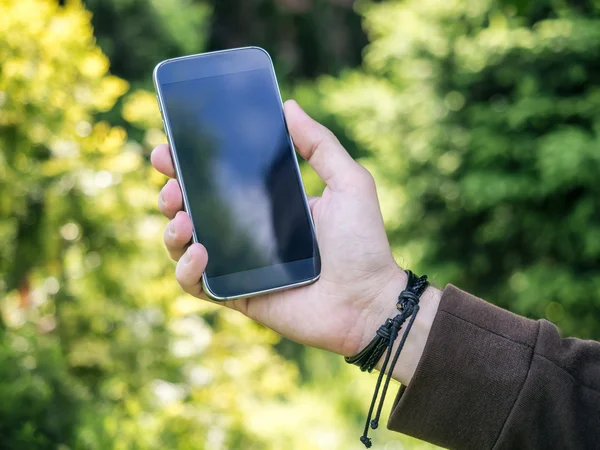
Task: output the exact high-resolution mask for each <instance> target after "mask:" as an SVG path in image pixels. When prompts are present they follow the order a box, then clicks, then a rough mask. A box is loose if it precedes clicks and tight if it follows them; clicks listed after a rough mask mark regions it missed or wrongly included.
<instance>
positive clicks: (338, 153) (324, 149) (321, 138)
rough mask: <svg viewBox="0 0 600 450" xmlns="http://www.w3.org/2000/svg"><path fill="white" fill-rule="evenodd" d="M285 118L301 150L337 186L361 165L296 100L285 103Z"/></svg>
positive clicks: (307, 159)
mask: <svg viewBox="0 0 600 450" xmlns="http://www.w3.org/2000/svg"><path fill="white" fill-rule="evenodd" d="M284 110H285V118H286V122H287V126H288V129H289V131H290V134H291V135H292V140H293V141H294V145H295V146H296V149H297V150H298V153H300V155H301V156H302V157H303V158H304V159H305V160H306V161H307V162H308V163H309V164H310V165H311V167H312V168H313V169H315V172H317V174H318V175H319V177H321V179H322V180H323V181H324V182H325V184H327V186H329V187H330V188H332V189H334V188H335V187H336V185H339V184H340V181H341V180H343V179H348V178H350V177H351V176H352V173H353V172H354V171H356V169H357V167H359V166H358V164H357V163H356V162H355V161H354V160H353V159H352V157H351V156H350V155H349V154H348V152H347V151H346V149H345V148H344V147H342V145H341V144H340V142H339V141H338V140H337V138H336V137H335V136H334V135H333V133H332V132H331V131H329V130H328V129H327V128H326V127H324V126H323V125H321V124H320V123H318V122H316V121H315V120H313V119H312V118H311V117H310V116H309V115H308V114H306V113H305V112H304V110H303V109H302V108H300V105H298V103H296V102H295V101H294V100H288V101H287V102H285V104H284Z"/></svg>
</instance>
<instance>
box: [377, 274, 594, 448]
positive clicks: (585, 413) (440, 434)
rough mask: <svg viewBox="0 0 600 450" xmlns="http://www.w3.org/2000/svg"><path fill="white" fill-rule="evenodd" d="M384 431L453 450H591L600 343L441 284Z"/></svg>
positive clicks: (592, 446) (592, 445)
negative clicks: (423, 340) (410, 373)
mask: <svg viewBox="0 0 600 450" xmlns="http://www.w3.org/2000/svg"><path fill="white" fill-rule="evenodd" d="M598 320H600V317H599V318H598ZM388 428H390V429H391V430H394V431H398V432H401V433H404V434H408V435H410V436H414V437H417V438H419V439H423V440H426V441H429V442H432V443H434V444H437V445H439V446H442V447H445V448H450V449H457V450H463V449H466V450H469V449H474V450H484V449H494V450H501V449H502V450H503V449H532V450H533V449H561V450H563V449H564V450H566V449H600V343H598V342H595V341H586V340H579V339H562V338H561V337H560V335H559V332H558V330H557V328H556V327H555V326H554V325H552V324H551V323H549V322H547V321H545V320H540V321H533V320H529V319H526V318H524V317H520V316H517V315H515V314H513V313H511V312H508V311H506V310H503V309H501V308H498V307H496V306H494V305H491V304H489V303H487V302H485V301H483V300H481V299H479V298H477V297H474V296H472V295H470V294H467V293H465V292H463V291H461V290H459V289H457V288H456V287H454V286H452V285H448V286H447V287H446V289H445V290H444V293H443V296H442V299H441V302H440V306H439V310H438V313H437V315H436V318H435V320H434V323H433V325H432V329H431V332H430V334H429V338H428V340H427V344H426V346H425V350H424V353H423V356H422V357H421V360H420V362H419V365H418V366H417V370H416V372H415V375H414V377H413V379H412V381H411V383H410V385H409V386H408V387H405V386H403V387H402V388H401V389H400V392H399V393H398V396H397V397H396V401H395V403H394V407H393V409H392V413H391V415H390V418H389V422H388Z"/></svg>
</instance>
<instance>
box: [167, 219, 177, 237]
mask: <svg viewBox="0 0 600 450" xmlns="http://www.w3.org/2000/svg"><path fill="white" fill-rule="evenodd" d="M167 231H168V232H169V236H171V237H175V224H174V223H173V221H172V220H171V221H170V222H169V225H168V226H167Z"/></svg>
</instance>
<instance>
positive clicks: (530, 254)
mask: <svg viewBox="0 0 600 450" xmlns="http://www.w3.org/2000/svg"><path fill="white" fill-rule="evenodd" d="M362 8H363V13H364V15H365V25H366V28H367V30H368V32H369V36H370V41H371V43H370V45H369V47H368V49H367V51H366V54H365V62H364V66H363V68H362V69H360V70H355V71H351V72H349V73H346V74H344V76H343V77H341V79H332V78H329V79H325V80H323V81H322V83H321V89H322V91H323V92H324V94H325V95H326V98H325V100H324V105H325V106H326V107H327V109H328V110H329V111H330V112H332V113H334V114H335V115H336V116H337V118H338V120H339V122H340V123H342V124H344V125H345V126H346V130H347V131H348V132H349V133H350V135H351V137H352V138H354V139H355V140H356V141H357V142H358V144H359V145H360V146H361V147H363V148H365V149H367V150H368V152H369V155H368V156H366V157H365V158H363V160H362V162H363V163H364V164H365V165H366V166H368V167H369V168H370V169H371V170H372V171H373V172H374V174H375V177H376V179H377V181H378V186H379V188H380V190H379V192H380V196H381V201H382V203H383V208H384V214H385V218H386V224H387V227H388V230H389V235H390V239H391V241H392V244H393V247H394V249H395V251H396V254H397V255H398V257H399V260H400V261H401V262H402V263H404V264H406V265H407V266H409V267H416V268H418V270H420V271H424V272H427V273H429V274H430V275H433V276H434V279H435V280H437V282H438V283H439V284H442V285H443V284H444V283H446V282H453V283H456V284H457V285H458V286H460V287H462V288H464V289H466V290H469V291H470V292H473V293H474V294H478V295H481V296H483V297H484V298H488V299H489V300H491V301H494V302H496V303H498V304H500V305H501V306H504V307H508V308H510V309H511V310H513V311H515V312H517V313H520V314H525V315H527V316H530V317H534V318H547V319H549V320H551V321H553V322H555V323H556V324H557V325H559V327H560V328H561V329H562V330H563V331H564V332H565V333H566V334H568V335H573V336H580V337H586V338H600V324H599V322H598V317H600V185H598V183H597V180H598V174H599V173H600V84H599V80H600V4H599V3H598V2H597V1H596V2H594V1H578V2H567V1H561V0H552V1H544V0H540V1H536V2H515V1H509V0H507V1H502V2H499V1H492V0H472V1H469V0H464V1H458V0H454V1H444V2H440V1H438V0H407V1H402V2H384V3H381V4H377V5H375V4H369V3H365V4H363V6H362Z"/></svg>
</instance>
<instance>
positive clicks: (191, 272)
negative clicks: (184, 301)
mask: <svg viewBox="0 0 600 450" xmlns="http://www.w3.org/2000/svg"><path fill="white" fill-rule="evenodd" d="M207 263H208V253H207V252H206V248H204V246H203V245H201V244H192V245H190V246H189V247H188V249H187V251H186V252H185V254H184V255H183V256H182V257H181V259H180V260H179V262H178V263H177V268H176V269H175V277H176V278H177V281H178V282H179V284H180V285H181V287H182V288H183V290H184V291H185V292H187V293H188V294H191V295H194V296H196V297H198V296H200V294H202V283H201V279H202V273H203V272H204V269H206V264H207Z"/></svg>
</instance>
